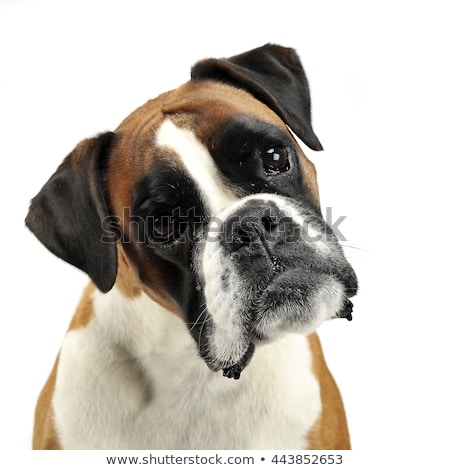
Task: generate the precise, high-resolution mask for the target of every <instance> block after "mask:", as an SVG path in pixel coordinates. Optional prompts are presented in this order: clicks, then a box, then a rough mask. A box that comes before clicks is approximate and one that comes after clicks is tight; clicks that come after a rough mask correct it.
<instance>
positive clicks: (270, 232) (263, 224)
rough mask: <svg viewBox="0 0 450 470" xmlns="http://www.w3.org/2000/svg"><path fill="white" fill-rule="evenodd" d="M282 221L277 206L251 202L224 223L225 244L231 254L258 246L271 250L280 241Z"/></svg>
mask: <svg viewBox="0 0 450 470" xmlns="http://www.w3.org/2000/svg"><path fill="white" fill-rule="evenodd" d="M281 220H282V213H281V211H280V209H279V208H278V207H277V206H276V205H275V204H272V203H269V204H267V203H261V202H258V201H249V202H248V203H247V204H246V205H245V206H244V207H242V208H240V209H238V210H237V211H236V212H234V213H233V214H232V215H231V216H230V217H228V219H227V220H226V221H225V222H224V225H223V229H224V237H223V239H222V241H223V244H224V245H225V248H226V249H227V250H229V251H231V252H233V251H236V250H239V249H242V248H245V247H252V246H257V245H263V246H264V247H265V248H266V249H269V247H270V246H271V245H273V244H274V243H276V242H277V241H278V239H279V235H280V223H281Z"/></svg>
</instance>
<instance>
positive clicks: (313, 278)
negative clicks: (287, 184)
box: [197, 194, 357, 378]
mask: <svg viewBox="0 0 450 470" xmlns="http://www.w3.org/2000/svg"><path fill="white" fill-rule="evenodd" d="M197 266H198V270H199V277H200V279H201V284H202V287H203V292H204V296H205V304H206V309H207V315H205V318H204V321H203V324H202V332H201V334H200V335H199V338H198V342H199V345H200V353H201V355H202V356H203V358H204V359H205V361H206V363H207V364H208V366H209V367H210V368H211V369H213V370H220V369H223V370H224V375H226V376H228V377H234V378H238V377H239V375H240V372H241V371H242V370H243V369H244V368H245V367H246V365H247V364H248V363H249V361H250V359H251V357H252V354H253V351H254V346H255V344H256V343H259V342H261V341H271V340H273V339H276V338H277V337H279V336H280V335H281V334H283V333H286V332H290V331H295V332H299V333H303V334H309V333H311V332H312V331H314V330H315V329H316V328H317V327H318V326H319V325H320V324H321V323H322V322H323V321H325V320H327V319H331V318H337V317H345V318H348V319H351V302H350V301H349V300H348V298H349V297H351V296H352V295H354V294H355V293H356V289H357V281H356V276H355V274H354V272H353V269H352V268H351V266H350V265H349V263H348V262H347V261H346V259H345V257H344V255H343V252H342V249H341V247H340V246H339V243H338V240H337V238H336V236H335V235H334V233H333V232H332V230H331V229H330V228H329V227H328V226H327V225H326V223H325V221H324V220H323V218H322V217H321V215H320V214H319V213H318V212H317V211H315V210H314V209H312V208H311V207H310V206H308V205H307V204H304V203H301V202H298V201H293V200H291V199H288V198H284V197H282V196H278V195H269V194H268V195H257V196H250V197H247V198H245V199H243V200H241V201H238V202H237V203H236V204H234V205H233V206H232V207H229V208H228V209H226V210H225V211H223V212H222V213H221V214H220V215H219V216H218V217H216V218H215V220H214V226H212V225H210V229H209V231H208V234H207V236H206V237H205V239H204V240H203V241H202V242H201V249H200V250H199V259H198V260H197Z"/></svg>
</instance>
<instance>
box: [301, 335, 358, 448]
mask: <svg viewBox="0 0 450 470" xmlns="http://www.w3.org/2000/svg"><path fill="white" fill-rule="evenodd" d="M308 340H309V345H310V348H311V353H312V357H313V372H314V375H315V376H316V378H317V380H318V381H319V384H320V397H321V400H322V411H321V414H320V416H319V418H318V419H317V421H316V423H315V424H314V427H313V429H312V430H311V432H310V434H309V437H308V440H309V442H310V449H322V450H326V449H333V450H338V449H343V450H345V449H350V448H351V446H350V436H349V433H348V427H347V419H346V416H345V411H344V405H343V403H342V398H341V394H340V393H339V389H338V387H337V385H336V382H335V381H334V379H333V376H332V375H331V373H330V371H329V370H328V367H327V365H326V362H325V358H324V356H323V352H322V347H321V345H320V340H319V337H318V336H317V334H316V333H313V334H312V335H310V336H309V337H308Z"/></svg>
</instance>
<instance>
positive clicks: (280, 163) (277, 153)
mask: <svg viewBox="0 0 450 470" xmlns="http://www.w3.org/2000/svg"><path fill="white" fill-rule="evenodd" d="M261 158H262V161H263V165H264V171H265V172H266V173H267V174H268V175H273V174H277V173H281V172H284V171H288V170H289V168H290V164H289V149H288V148H287V147H278V146H274V147H270V148H269V149H267V150H265V151H263V152H262V153H261Z"/></svg>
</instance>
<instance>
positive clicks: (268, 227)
mask: <svg viewBox="0 0 450 470" xmlns="http://www.w3.org/2000/svg"><path fill="white" fill-rule="evenodd" d="M261 222H262V226H263V227H264V230H265V231H266V232H269V233H270V232H271V231H272V230H273V229H274V228H275V227H276V226H277V225H278V224H277V221H276V220H275V218H274V217H272V216H271V215H264V216H263V217H262V218H261Z"/></svg>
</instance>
